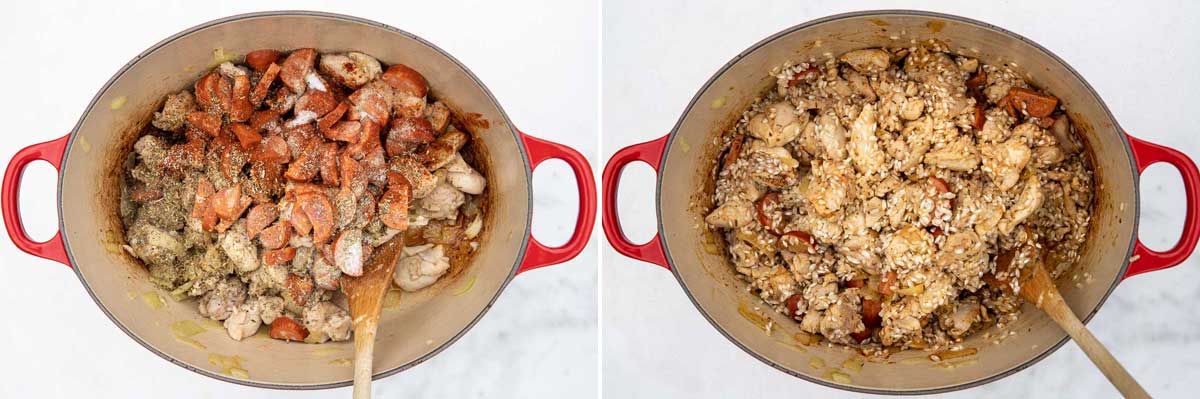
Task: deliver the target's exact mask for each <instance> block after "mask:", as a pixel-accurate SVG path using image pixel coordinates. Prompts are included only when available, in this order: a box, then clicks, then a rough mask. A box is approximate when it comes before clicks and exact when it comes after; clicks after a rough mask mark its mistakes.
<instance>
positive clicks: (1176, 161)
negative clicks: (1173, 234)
mask: <svg viewBox="0 0 1200 399" xmlns="http://www.w3.org/2000/svg"><path fill="white" fill-rule="evenodd" d="M1126 137H1128V138H1129V145H1130V147H1131V148H1132V149H1133V160H1134V162H1135V163H1137V168H1138V173H1139V174H1141V172H1142V171H1145V170H1146V167H1147V166H1150V165H1153V164H1155V163H1159V162H1166V163H1168V164H1171V166H1174V167H1175V169H1177V170H1179V175H1180V176H1182V177H1183V192H1184V195H1185V197H1186V198H1187V213H1186V215H1185V216H1184V219H1183V234H1182V235H1181V236H1180V238H1179V242H1176V243H1175V246H1174V247H1172V248H1171V249H1168V250H1166V251H1165V252H1158V251H1154V250H1151V249H1150V248H1146V246H1145V245H1142V241H1141V240H1140V239H1139V240H1137V242H1136V243H1135V244H1134V247H1133V259H1132V260H1131V261H1130V262H1129V268H1128V269H1127V270H1126V271H1125V276H1124V277H1122V279H1126V278H1129V277H1130V276H1134V275H1137V274H1142V273H1145V272H1152V271H1155V270H1160V269H1166V268H1168V267H1171V266H1175V265H1178V264H1180V263H1183V261H1184V260H1187V258H1188V256H1189V255H1191V254H1192V250H1194V249H1196V241H1197V240H1200V223H1198V222H1200V220H1197V218H1200V215H1198V214H1197V213H1196V212H1197V211H1200V191H1197V190H1200V172H1198V171H1197V170H1196V164H1195V163H1193V162H1192V160H1191V159H1190V158H1188V156H1187V155H1184V153H1182V152H1179V151H1177V150H1175V149H1172V148H1168V147H1164V146H1161V145H1158V144H1154V143H1150V142H1147V141H1142V140H1139V139H1137V138H1135V137H1133V136H1129V135H1126Z"/></svg>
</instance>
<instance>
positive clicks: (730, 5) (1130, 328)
mask: <svg viewBox="0 0 1200 399" xmlns="http://www.w3.org/2000/svg"><path fill="white" fill-rule="evenodd" d="M745 3H746V2H729V1H719V0H690V1H682V0H672V1H658V2H642V1H634V0H607V1H605V3H604V20H603V23H602V25H603V33H602V35H603V38H604V40H603V47H604V49H603V51H604V53H603V67H602V71H603V79H604V99H603V103H602V109H603V114H602V122H603V129H604V136H603V138H602V143H601V147H602V149H603V154H604V157H605V158H607V157H609V156H611V155H612V154H613V153H614V152H615V151H617V150H618V149H620V148H621V147H623V146H626V145H629V144H633V143H638V142H642V141H646V140H650V139H654V138H658V137H660V136H662V135H663V134H665V133H667V132H668V131H669V130H670V129H671V127H672V126H674V123H675V121H676V120H677V119H678V118H679V115H680V113H681V112H682V111H683V109H684V107H685V106H686V105H687V103H688V101H690V99H691V98H692V96H693V95H694V94H695V92H696V90H697V89H699V88H700V86H701V85H702V84H703V83H704V82H705V81H706V80H707V79H708V78H709V77H710V75H711V74H712V73H713V72H715V71H716V70H717V69H718V68H720V66H721V65H723V64H724V63H726V62H728V61H729V60H730V59H731V58H733V57H734V56H735V55H736V54H738V53H739V52H741V51H742V50H744V49H746V48H747V47H749V45H751V44H753V43H755V42H757V41H759V40H761V39H762V38H765V37H767V36H769V35H771V34H774V33H776V32H778V31H780V30H783V29H785V28H787V27H790V26H792V25H795V24H798V23H802V22H804V21H808V20H811V19H815V18H819V17H823V16H827V15H831V14H837V13H842V12H849V11H857V10H870V9H890V8H913V9H925V10H931V11H941V12H947V13H951V14H957V15H962V16H966V17H970V18H975V19H979V20H983V21H986V22H990V23H993V24H996V25H999V26H1002V27H1004V28H1006V29H1009V30H1012V31H1014V32H1017V33H1018V34H1021V35H1024V36H1026V37H1028V38H1031V39H1033V40H1034V41H1037V42H1038V43H1040V44H1042V45H1044V46H1046V47H1048V48H1050V49H1051V50H1052V51H1054V52H1055V53H1056V54H1058V55H1059V56H1060V57H1062V58H1063V59H1065V60H1066V61H1067V62H1069V63H1070V64H1071V65H1072V66H1073V67H1075V68H1076V69H1077V70H1078V71H1079V72H1080V73H1081V74H1082V75H1083V76H1084V77H1085V78H1086V79H1087V80H1088V81H1089V82H1090V83H1091V84H1092V85H1093V86H1094V87H1095V88H1096V90H1097V91H1098V92H1099V93H1100V95H1101V96H1102V97H1103V98H1104V100H1105V102H1107V104H1108V106H1109V107H1110V108H1111V109H1112V112H1113V113H1114V114H1115V115H1116V117H1117V119H1118V120H1119V121H1121V125H1122V126H1123V127H1124V128H1125V129H1127V130H1128V131H1129V132H1130V133H1132V134H1134V135H1136V136H1137V137H1139V138H1142V139H1146V140H1149V141H1152V142H1155V143H1160V144H1163V145H1167V146H1171V147H1174V148H1176V149H1179V150H1181V151H1183V152H1185V153H1187V154H1189V155H1191V156H1192V157H1193V158H1195V157H1200V140H1197V139H1196V137H1197V136H1196V134H1197V130H1198V128H1197V127H1196V123H1195V121H1194V120H1193V119H1192V118H1193V117H1194V116H1195V111H1194V108H1195V105H1196V104H1200V90H1196V89H1197V88H1200V74H1197V73H1196V72H1195V71H1197V70H1200V26H1198V25H1196V24H1195V21H1194V20H1195V19H1196V17H1197V16H1200V6H1197V5H1195V4H1192V3H1188V4H1183V3H1178V2H1177V3H1172V5H1171V6H1166V5H1165V4H1161V5H1160V6H1158V7H1145V6H1139V5H1135V4H1133V3H1119V2H1083V1H1064V2H1046V1H1039V2H1008V1H1003V2H962V3H958V4H954V5H952V4H949V3H948V2H936V1H904V2H900V1H836V2H797V1H764V2H761V3H759V4H758V5H754V6H749V5H746V4H745ZM1164 34H1169V35H1170V36H1169V38H1168V39H1167V40H1163V38H1164ZM626 170H627V172H626V175H625V176H626V177H625V179H624V180H623V181H622V183H621V194H622V196H621V206H620V207H619V209H620V212H621V214H622V215H623V219H624V220H626V225H625V230H626V232H627V234H628V235H629V236H631V237H632V238H634V241H635V242H643V241H646V240H648V239H650V237H652V236H653V234H654V230H653V229H654V226H653V223H651V221H652V220H654V207H653V205H652V204H653V192H654V185H653V183H654V178H653V175H652V171H651V169H650V168H649V167H647V166H645V165H635V166H632V167H630V168H628V169H626ZM1142 201H1143V202H1142V208H1141V217H1142V219H1141V234H1142V235H1141V237H1142V239H1143V241H1144V242H1146V243H1147V245H1149V246H1150V247H1152V248H1156V249H1160V250H1161V249H1165V248H1168V247H1170V246H1171V245H1172V244H1173V243H1174V241H1175V239H1176V237H1178V234H1179V231H1180V229H1181V226H1182V221H1181V215H1182V212H1183V209H1184V208H1183V204H1184V201H1183V194H1182V185H1181V184H1180V182H1179V178H1178V177H1177V174H1176V173H1175V172H1174V171H1173V170H1171V169H1170V168H1169V167H1165V166H1154V167H1151V169H1150V170H1149V171H1148V172H1147V174H1145V175H1143V178H1142ZM601 257H602V259H603V263H604V268H603V271H602V272H601V283H602V287H603V288H602V295H601V297H602V300H601V303H602V309H603V312H602V316H601V325H602V326H603V332H602V339H603V354H602V355H601V357H602V361H601V362H602V366H601V368H602V370H603V375H604V379H603V382H602V389H603V392H604V396H605V397H614V398H660V397H688V398H725V397H753V398H774V397H822V398H833V397H862V396H863V395H861V394H854V393H848V392H843V391H838V390H833V389H830V388H825V387H822V386H818V385H815V384H811V383H808V382H805V381H803V380H800V379H797V378H793V377H791V376H788V375H786V374H784V373H781V372H779V371H776V370H775V369H773V368H771V367H770V366H767V365H765V364H763V363H760V362H759V361H757V360H755V359H753V358H751V357H750V356H748V355H746V354H745V353H744V352H742V351H741V350H740V349H738V348H736V347H735V346H734V345H733V344H731V343H730V342H729V341H728V340H726V339H725V338H724V337H722V336H721V335H720V334H719V333H718V332H717V331H716V330H715V329H713V328H712V326H710V325H709V323H708V322H707V321H705V320H704V319H703V318H702V317H701V316H700V314H699V313H698V312H697V311H696V309H695V308H694V307H693V305H692V304H691V303H690V302H689V301H688V300H687V298H686V296H685V295H684V293H683V292H682V289H681V288H680V287H679V285H678V283H677V282H676V281H675V278H674V277H673V276H672V275H671V274H670V273H667V272H664V271H663V270H662V269H661V268H658V267H657V266H652V265H649V264H645V263H640V262H637V261H632V260H629V259H626V258H624V257H622V256H621V255H619V254H617V253H616V252H615V251H613V250H611V248H608V247H605V248H604V249H602V254H601ZM1198 259H1200V258H1197V257H1195V256H1193V257H1192V258H1191V259H1190V260H1188V261H1187V262H1186V263H1184V264H1182V265H1179V266H1178V267H1175V268H1173V269H1170V270H1164V271H1159V272H1155V273H1149V274H1145V275H1141V276H1137V277H1134V278H1131V279H1129V280H1128V281H1125V282H1124V283H1122V284H1121V285H1120V286H1119V287H1118V288H1117V289H1116V290H1115V291H1114V292H1113V294H1112V296H1111V297H1110V298H1109V300H1108V302H1107V303H1106V304H1105V306H1104V308H1103V310H1101V311H1100V312H1099V313H1098V314H1097V315H1096V317H1095V318H1094V319H1093V320H1092V321H1091V323H1089V325H1088V327H1089V328H1091V330H1092V331H1093V332H1094V333H1095V334H1096V336H1097V337H1098V338H1099V339H1100V341H1102V342H1104V343H1106V344H1107V345H1108V347H1109V349H1110V350H1111V351H1112V352H1113V354H1114V355H1116V357H1117V358H1118V359H1120V360H1121V361H1122V362H1123V363H1124V365H1125V367H1126V368H1127V369H1128V370H1129V372H1130V373H1132V374H1133V376H1134V377H1136V378H1137V379H1138V380H1139V381H1140V382H1141V384H1142V385H1143V386H1144V387H1145V388H1146V389H1147V390H1148V391H1149V392H1150V393H1151V394H1153V395H1155V396H1156V397H1194V395H1195V387H1194V385H1193V384H1192V382H1193V381H1196V380H1197V379H1198V378H1200V358H1198V357H1197V356H1195V354H1197V353H1200V332H1198V331H1200V330H1198V329H1197V326H1200V313H1197V312H1196V311H1195V301H1200V283H1197V281H1200V264H1198V263H1200V262H1198ZM943 396H945V397H960V398H967V397H997V398H1037V397H1064V396H1066V397H1088V398H1099V397H1116V396H1117V392H1116V390H1114V389H1113V388H1112V387H1111V386H1110V385H1109V384H1108V382H1107V381H1106V380H1105V379H1104V377H1103V375H1101V374H1100V372H1099V371H1097V370H1096V369H1095V368H1093V367H1092V365H1091V364H1090V363H1089V361H1088V359H1087V358H1086V357H1085V356H1084V354H1083V353H1082V352H1080V351H1079V349H1078V347H1077V346H1075V344H1074V343H1068V344H1066V345H1065V346H1064V347H1063V348H1061V349H1060V350H1058V351H1057V352H1055V353H1054V354H1053V355H1051V356H1050V357H1048V358H1047V359H1045V360H1043V361H1041V362H1040V363H1038V364H1036V365H1034V366H1033V367H1030V368H1028V369H1026V370H1024V371H1021V372H1019V373H1016V374H1015V375H1012V376H1010V377H1007V378H1004V379H1002V380H1000V381H997V382H994V383H991V384H987V385H984V386H981V387H978V388H974V389H970V390H966V391H959V392H955V393H951V394H947V395H943Z"/></svg>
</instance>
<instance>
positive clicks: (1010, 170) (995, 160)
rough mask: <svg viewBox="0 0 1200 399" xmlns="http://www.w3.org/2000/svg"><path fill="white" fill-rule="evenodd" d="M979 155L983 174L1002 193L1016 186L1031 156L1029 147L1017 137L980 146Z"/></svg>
mask: <svg viewBox="0 0 1200 399" xmlns="http://www.w3.org/2000/svg"><path fill="white" fill-rule="evenodd" d="M979 153H980V155H982V157H983V167H982V170H983V172H984V173H985V174H987V175H988V177H989V178H991V179H992V182H993V183H995V184H996V186H997V187H999V188H1000V190H1002V191H1008V189H1010V188H1013V186H1016V185H1017V181H1018V180H1020V178H1021V170H1023V169H1025V165H1026V164H1028V163H1029V158H1030V157H1031V156H1032V153H1031V152H1030V150H1029V147H1027V146H1025V144H1024V143H1022V142H1021V140H1020V138H1017V137H1014V138H1010V139H1009V140H1008V141H1005V142H1003V143H999V144H984V145H981V146H979Z"/></svg>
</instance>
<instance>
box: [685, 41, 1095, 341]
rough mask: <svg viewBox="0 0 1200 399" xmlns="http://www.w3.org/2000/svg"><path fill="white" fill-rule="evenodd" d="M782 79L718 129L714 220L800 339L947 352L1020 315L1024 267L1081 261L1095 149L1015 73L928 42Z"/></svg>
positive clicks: (736, 259)
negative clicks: (1090, 154)
mask: <svg viewBox="0 0 1200 399" xmlns="http://www.w3.org/2000/svg"><path fill="white" fill-rule="evenodd" d="M776 72H777V74H776V75H775V76H776V77H777V84H776V86H775V90H774V91H771V92H769V93H767V94H766V95H765V97H764V98H762V99H760V100H759V101H757V102H755V103H754V104H752V105H751V107H750V108H749V109H748V110H747V111H746V112H745V113H744V115H743V117H742V119H741V120H740V121H739V122H738V123H737V124H736V126H735V127H734V128H732V129H730V130H729V131H728V132H726V133H725V134H724V135H723V136H722V137H721V140H722V141H721V144H722V145H723V146H724V148H726V152H725V155H724V156H723V157H722V158H721V159H720V160H719V161H720V162H718V165H717V167H716V174H717V175H716V176H717V178H716V189H715V193H714V195H713V204H714V208H713V209H712V210H711V213H709V214H708V215H707V217H706V218H705V222H706V224H707V225H708V226H710V227H711V228H713V229H715V230H716V231H718V232H719V234H720V236H721V237H723V238H724V240H725V243H726V244H727V245H726V246H725V249H726V250H727V251H728V254H729V257H730V259H731V261H732V263H733V265H734V267H735V268H736V269H737V272H738V273H739V274H740V275H741V276H743V277H745V279H746V280H747V281H748V282H749V286H750V289H751V290H752V292H754V293H756V294H757V295H758V296H759V297H761V298H762V299H763V300H764V301H765V302H766V303H767V304H769V305H770V306H771V307H773V308H774V309H776V310H777V311H779V312H782V313H784V314H786V315H789V316H791V317H792V318H794V319H795V320H796V321H797V322H799V323H800V326H799V328H800V329H801V330H802V331H804V332H807V333H810V334H814V335H819V336H822V337H824V338H825V339H826V340H828V341H830V342H833V343H838V344H847V345H861V347H862V348H864V349H871V348H874V349H875V350H883V349H884V347H897V348H901V349H903V348H934V347H940V346H944V345H948V344H952V343H954V342H959V341H961V340H962V339H963V338H964V337H965V336H967V335H969V334H971V333H972V332H974V331H978V330H980V329H982V328H984V327H986V326H988V325H990V324H991V323H994V322H996V321H1001V322H1004V321H1006V320H1010V319H1011V318H1014V317H1015V316H1016V312H1017V311H1018V310H1019V308H1020V304H1021V302H1020V299H1019V297H1018V296H1016V295H1014V293H1013V292H1014V291H1015V292H1019V291H1018V290H1019V289H1020V287H1019V284H1018V283H1017V281H1018V279H1017V278H1016V277H1018V275H1019V274H1020V271H1021V269H1022V268H1023V266H1025V265H1027V264H1029V262H1030V261H1031V260H1033V259H1036V258H1037V257H1041V258H1042V259H1044V261H1045V265H1046V267H1047V268H1048V269H1049V270H1050V271H1051V273H1052V274H1055V275H1058V274H1061V273H1063V271H1064V270H1067V269H1069V268H1070V267H1071V265H1072V264H1074V262H1075V261H1076V260H1077V259H1078V257H1079V251H1080V250H1081V247H1082V245H1083V242H1084V238H1085V235H1086V233H1087V231H1088V223H1089V221H1090V218H1091V211H1092V203H1093V181H1092V166H1091V161H1090V159H1089V158H1088V152H1087V150H1086V147H1085V143H1084V142H1083V140H1081V139H1080V137H1078V136H1077V135H1076V134H1075V133H1074V132H1073V130H1072V127H1071V123H1070V121H1069V120H1068V118H1067V117H1066V116H1065V115H1064V110H1063V109H1062V108H1061V107H1059V104H1058V99H1057V98H1055V97H1053V95H1051V94H1049V93H1044V92H1041V91H1039V90H1038V89H1037V88H1034V87H1032V86H1031V85H1030V84H1029V83H1027V82H1025V81H1024V80H1023V79H1022V78H1021V77H1020V76H1019V75H1018V74H1017V73H1016V72H1015V71H1013V70H1012V69H1010V68H1009V66H1008V65H986V64H983V63H981V62H980V61H979V60H977V59H974V58H970V57H964V56H960V55H955V54H952V53H950V52H949V51H948V50H947V48H946V46H945V45H944V44H943V43H940V42H936V41H931V42H928V43H923V44H914V45H913V46H912V47H908V48H888V49H879V48H872V49H862V50H856V51H851V52H848V53H845V54H842V55H840V56H838V57H836V58H832V57H831V58H830V59H828V60H826V61H824V62H818V61H816V60H810V61H809V62H805V63H801V64H799V65H785V66H784V67H782V68H780V69H778V70H777V71H776ZM1000 286H1007V289H1006V290H1005V289H1001V288H1000Z"/></svg>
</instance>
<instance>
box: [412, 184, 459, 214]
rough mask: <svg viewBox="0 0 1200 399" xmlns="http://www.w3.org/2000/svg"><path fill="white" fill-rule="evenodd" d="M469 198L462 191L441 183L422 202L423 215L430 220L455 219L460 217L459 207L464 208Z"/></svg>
mask: <svg viewBox="0 0 1200 399" xmlns="http://www.w3.org/2000/svg"><path fill="white" fill-rule="evenodd" d="M466 200H467V197H466V196H465V195H463V193H462V191H458V189H456V188H454V186H452V185H450V184H449V183H446V182H439V183H438V184H437V186H435V187H434V188H433V190H432V191H430V192H429V195H427V196H425V198H422V199H421V200H420V208H421V210H422V211H423V212H422V215H424V216H426V217H428V218H429V219H454V218H455V217H456V216H458V207H459V206H462V204H463V202H465V201H466Z"/></svg>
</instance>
